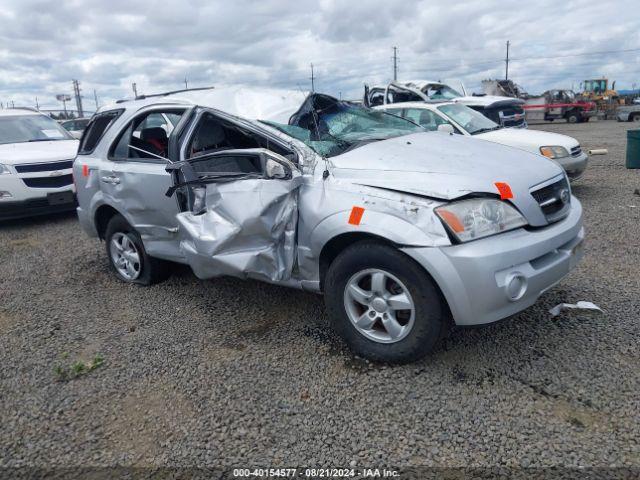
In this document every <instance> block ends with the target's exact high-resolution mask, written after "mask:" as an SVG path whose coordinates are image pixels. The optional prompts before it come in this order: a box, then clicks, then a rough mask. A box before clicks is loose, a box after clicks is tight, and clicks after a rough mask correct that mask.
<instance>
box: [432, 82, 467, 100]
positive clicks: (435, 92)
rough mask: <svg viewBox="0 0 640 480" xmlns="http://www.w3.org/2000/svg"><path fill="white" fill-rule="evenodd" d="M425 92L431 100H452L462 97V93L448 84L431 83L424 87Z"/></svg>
mask: <svg viewBox="0 0 640 480" xmlns="http://www.w3.org/2000/svg"><path fill="white" fill-rule="evenodd" d="M422 93H424V94H425V95H426V96H427V97H429V99H431V100H451V99H453V98H458V97H461V96H462V94H461V93H460V92H458V91H456V90H454V89H453V88H451V87H449V86H447V85H438V84H431V85H427V86H426V87H424V88H423V89H422Z"/></svg>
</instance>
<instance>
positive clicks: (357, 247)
mask: <svg viewBox="0 0 640 480" xmlns="http://www.w3.org/2000/svg"><path fill="white" fill-rule="evenodd" d="M324 290H325V303H326V305H327V309H328V311H329V316H330V321H331V322H332V325H333V327H334V329H335V330H336V332H337V333H338V334H340V335H341V336H342V337H343V338H344V340H345V341H346V343H347V345H348V346H349V347H350V348H351V350H353V351H354V352H355V353H356V354H358V355H360V356H362V357H364V358H368V359H370V360H373V361H378V362H389V363H406V362H411V361H414V360H417V359H419V358H421V357H423V356H425V355H427V354H428V353H429V352H431V351H432V350H433V348H434V346H435V345H436V344H437V342H438V340H440V338H441V337H442V334H443V333H444V332H445V329H446V327H447V326H448V325H449V320H448V318H449V317H448V309H447V307H446V305H444V302H443V300H442V298H441V295H440V292H439V290H438V289H437V287H436V286H435V284H434V282H433V280H431V278H430V277H429V276H428V274H427V273H426V272H425V271H424V270H423V269H422V268H421V267H420V265H418V264H417V263H416V262H415V261H413V260H412V259H411V258H409V257H408V256H406V255H405V254H403V253H402V252H399V251H398V250H397V249H394V248H392V247H389V246H387V245H384V244H381V243H376V242H370V241H366V242H359V243H356V244H354V245H352V246H350V247H348V248H347V249H346V250H344V251H343V252H342V253H340V255H338V257H337V258H336V259H335V260H334V261H333V263H332V264H331V265H330V266H329V269H328V271H327V275H326V278H325V289H324Z"/></svg>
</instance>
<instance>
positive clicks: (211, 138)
mask: <svg viewBox="0 0 640 480" xmlns="http://www.w3.org/2000/svg"><path fill="white" fill-rule="evenodd" d="M225 138H226V134H225V131H224V128H222V126H221V125H220V124H219V123H218V122H216V121H213V120H212V121H205V122H204V123H203V124H202V125H201V126H200V128H199V129H198V134H197V135H196V139H195V141H194V142H193V149H194V150H195V151H199V150H207V149H210V148H212V147H216V146H218V145H220V144H222V143H223V142H224V140H225Z"/></svg>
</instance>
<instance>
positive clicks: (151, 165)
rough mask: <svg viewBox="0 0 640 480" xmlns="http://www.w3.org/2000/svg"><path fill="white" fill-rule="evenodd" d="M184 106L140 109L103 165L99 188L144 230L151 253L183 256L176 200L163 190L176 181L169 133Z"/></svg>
mask: <svg viewBox="0 0 640 480" xmlns="http://www.w3.org/2000/svg"><path fill="white" fill-rule="evenodd" d="M186 111H187V109H186V108H184V107H175V106H172V107H167V106H164V107H153V108H150V109H145V110H143V111H141V112H140V113H138V114H137V115H136V116H135V117H133V119H132V120H131V121H129V122H128V123H127V124H126V125H125V126H124V127H123V128H122V129H121V131H120V132H119V133H118V135H117V136H116V137H115V140H114V141H113V143H112V144H111V146H110V148H109V151H108V155H107V159H106V160H105V161H103V162H102V165H101V168H100V179H99V180H100V188H101V190H102V192H103V195H104V197H105V199H106V200H107V203H109V204H111V205H112V206H114V207H115V208H116V209H117V210H118V211H120V212H122V213H123V214H124V215H125V216H126V217H127V221H129V223H131V225H133V227H134V228H135V229H136V230H137V231H138V232H139V233H140V236H141V237H142V240H143V242H144V245H145V248H146V250H147V252H148V253H149V254H150V255H152V256H155V257H158V258H164V259H168V260H181V259H182V257H181V255H180V251H179V249H178V240H177V230H178V223H177V220H176V214H177V213H178V206H177V203H176V200H175V198H168V197H167V196H166V195H165V194H166V192H167V190H168V189H169V188H170V187H171V185H172V180H171V176H170V175H169V174H168V173H167V171H166V167H167V164H168V163H170V160H169V158H168V157H169V150H170V148H169V137H170V135H171V133H172V131H173V129H174V124H173V123H172V122H170V121H168V120H167V118H168V116H171V118H180V117H181V116H182V115H184V114H185V112H186Z"/></svg>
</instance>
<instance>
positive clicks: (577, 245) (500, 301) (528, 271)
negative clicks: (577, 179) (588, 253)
mask: <svg viewBox="0 0 640 480" xmlns="http://www.w3.org/2000/svg"><path fill="white" fill-rule="evenodd" d="M583 240H584V229H583V227H582V206H581V205H580V202H579V201H578V200H577V199H576V198H575V197H572V208H571V211H570V213H569V215H568V216H567V217H566V218H565V219H563V220H561V221H559V222H557V223H555V224H553V225H550V226H548V227H545V228H541V229H536V230H525V229H518V230H514V231H511V232H507V233H503V234H500V235H495V236H493V237H490V238H485V239H481V240H476V241H474V242H469V243H466V244H461V245H452V246H449V247H440V248H435V247H430V248H429V247H419V248H413V247H409V248H403V249H402V251H403V252H405V253H407V254H408V255H410V256H411V257H413V258H414V259H415V260H416V261H418V262H419V263H420V264H421V265H423V266H424V268H425V269H426V270H427V271H428V272H429V273H430V274H431V275H432V276H433V278H434V280H435V281H436V282H437V283H438V286H439V287H440V289H441V290H442V293H443V294H444V296H445V298H446V300H447V302H448V304H449V308H450V309H451V313H452V315H453V318H454V321H455V322H456V324H457V325H481V324H486V323H491V322H495V321H497V320H500V319H502V318H506V317H509V316H511V315H514V314H516V313H518V312H520V311H522V310H524V309H526V308H528V307H530V306H531V305H533V304H534V303H535V302H536V300H537V299H538V297H540V295H542V294H543V293H544V292H545V291H546V290H548V289H549V288H551V287H552V286H554V285H555V284H556V283H558V282H559V281H560V280H562V278H563V277H564V276H565V275H567V274H568V273H569V272H570V271H571V269H573V267H574V266H575V265H576V264H577V263H578V262H579V260H580V259H581V258H582V242H583ZM514 281H515V282H516V283H515V288H514V283H513V282H514Z"/></svg>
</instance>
